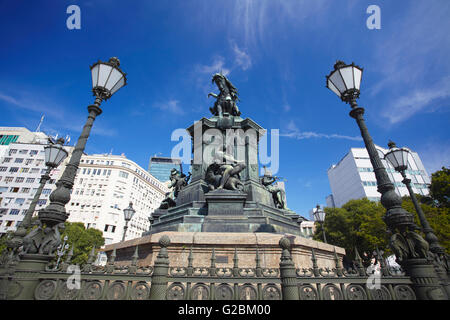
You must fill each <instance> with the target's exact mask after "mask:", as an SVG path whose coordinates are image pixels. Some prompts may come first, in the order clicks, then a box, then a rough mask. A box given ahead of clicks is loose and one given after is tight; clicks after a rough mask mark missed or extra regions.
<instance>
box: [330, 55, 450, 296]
mask: <svg viewBox="0 0 450 320" xmlns="http://www.w3.org/2000/svg"><path fill="white" fill-rule="evenodd" d="M362 72H363V69H362V68H360V67H358V66H356V65H355V64H354V63H352V64H351V65H347V64H345V63H344V62H343V61H337V62H336V64H335V65H334V70H332V71H331V72H330V74H329V75H327V76H326V87H327V88H329V89H330V90H331V91H333V92H334V93H335V94H336V95H337V96H338V97H339V98H341V100H342V101H344V102H346V103H348V104H350V106H351V108H352V110H351V111H350V116H351V117H352V118H354V119H355V120H356V123H357V124H358V127H359V129H360V131H361V136H362V138H363V140H364V144H365V146H366V149H367V152H368V154H369V158H370V162H371V163H372V167H373V169H374V173H375V177H376V179H377V185H378V192H380V193H381V200H380V202H381V204H382V205H383V206H384V207H385V208H386V215H385V217H384V221H385V223H386V225H387V227H388V229H389V231H390V232H391V233H392V236H391V239H390V246H391V248H392V249H393V250H394V252H395V253H396V256H397V258H398V259H399V260H398V261H399V262H400V264H401V265H402V267H403V268H404V269H405V271H406V272H407V273H408V274H409V276H410V277H411V278H412V279H413V282H414V281H416V282H417V283H427V285H423V286H422V285H415V286H414V288H415V291H416V295H417V297H418V299H423V300H429V299H431V300H440V299H442V298H443V297H445V295H446V293H445V291H444V290H443V288H442V286H441V285H440V284H439V282H438V275H437V273H436V271H435V269H434V266H433V264H431V263H430V262H429V261H428V260H427V256H428V250H427V249H426V248H425V247H427V246H428V243H427V242H426V241H425V240H424V239H423V238H422V237H421V236H420V235H419V234H417V233H415V232H414V230H416V229H418V227H417V226H416V225H415V223H414V217H413V215H412V214H411V213H409V212H407V211H406V210H404V209H403V208H402V199H401V198H400V196H399V195H398V194H397V193H396V192H395V187H394V184H393V183H392V182H391V180H390V179H389V176H388V174H387V172H386V169H385V167H384V166H383V164H382V162H381V159H380V156H379V155H378V152H377V150H376V148H375V144H374V143H373V140H372V137H371V136H370V134H369V130H368V129H367V126H366V123H365V120H364V117H363V115H364V108H362V107H359V106H358V104H357V102H356V100H357V99H358V98H359V94H360V85H361V78H362ZM420 248H424V249H423V250H422V249H420ZM431 291H433V294H432V295H430V294H428V293H427V292H431Z"/></svg>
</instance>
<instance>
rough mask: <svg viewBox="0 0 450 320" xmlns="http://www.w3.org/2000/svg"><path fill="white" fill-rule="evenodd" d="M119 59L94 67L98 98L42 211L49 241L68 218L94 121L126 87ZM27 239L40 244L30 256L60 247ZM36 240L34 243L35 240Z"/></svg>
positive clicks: (40, 214) (94, 91)
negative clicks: (113, 96) (76, 179)
mask: <svg viewBox="0 0 450 320" xmlns="http://www.w3.org/2000/svg"><path fill="white" fill-rule="evenodd" d="M119 64H120V63H119V59H117V58H115V57H113V58H111V59H109V61H108V62H101V61H98V62H96V63H95V64H94V65H93V66H91V73H92V87H93V88H92V92H93V93H94V96H95V102H94V104H92V105H90V106H88V111H89V115H88V119H87V120H86V123H85V125H84V127H83V131H82V132H81V135H80V137H79V138H78V141H77V144H76V145H75V148H74V150H73V153H72V156H71V158H70V161H69V163H68V164H67V166H66V168H65V170H64V172H63V174H62V176H61V178H60V179H59V180H58V182H57V183H56V189H55V190H54V191H53V192H52V193H51V194H50V197H49V199H50V204H49V205H48V206H47V207H46V208H44V209H41V210H39V222H40V223H41V226H40V228H41V229H42V225H44V224H45V228H46V234H47V235H48V237H50V236H51V235H52V234H54V233H55V232H59V231H58V230H57V229H58V228H62V227H63V223H64V221H66V219H67V218H68V216H69V215H68V214H67V213H66V209H65V205H66V204H67V203H68V202H69V201H70V193H71V190H72V188H73V184H74V181H75V176H76V174H77V170H78V166H79V164H80V160H81V157H82V155H83V152H84V149H85V147H86V142H87V139H88V138H89V134H90V132H91V128H92V125H93V123H94V120H95V118H96V117H97V116H98V115H100V114H101V113H102V109H100V104H101V103H102V101H103V100H108V99H109V98H111V96H112V95H113V94H114V93H115V92H117V90H119V89H120V88H121V87H123V86H124V85H126V74H125V73H123V72H122V70H121V69H120V68H119ZM26 237H29V238H32V239H29V240H30V241H28V242H32V243H33V242H34V243H36V241H37V244H38V245H37V246H33V247H28V248H24V249H25V251H26V252H28V253H37V252H36V251H38V252H39V253H41V254H42V253H43V254H48V255H52V253H53V252H54V250H55V249H56V247H57V246H58V245H59V243H57V242H55V244H54V245H53V246H52V247H49V246H47V247H46V248H45V249H44V250H43V248H40V247H39V246H40V245H41V243H40V240H39V239H40V238H41V236H40V235H39V234H37V232H34V233H33V234H28V235H27V236H26ZM33 238H34V239H33Z"/></svg>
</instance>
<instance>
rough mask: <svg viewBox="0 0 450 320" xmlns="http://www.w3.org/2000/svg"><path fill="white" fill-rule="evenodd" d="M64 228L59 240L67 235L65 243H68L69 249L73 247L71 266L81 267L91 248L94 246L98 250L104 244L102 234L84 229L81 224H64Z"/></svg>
mask: <svg viewBox="0 0 450 320" xmlns="http://www.w3.org/2000/svg"><path fill="white" fill-rule="evenodd" d="M65 227H66V228H65V230H64V232H63V233H62V234H61V239H63V238H64V236H66V235H67V237H68V240H67V243H69V246H70V247H72V246H73V257H72V260H71V263H73V264H79V265H82V264H84V263H86V262H87V260H88V257H89V254H90V253H91V250H92V247H93V246H95V248H97V249H98V248H100V247H101V246H103V244H104V243H105V239H104V238H103V233H102V232H101V231H100V230H97V229H92V228H89V229H86V228H85V227H84V224H83V223H81V222H65ZM69 250H70V249H69ZM69 250H67V251H69ZM96 251H97V250H96ZM66 255H67V253H66Z"/></svg>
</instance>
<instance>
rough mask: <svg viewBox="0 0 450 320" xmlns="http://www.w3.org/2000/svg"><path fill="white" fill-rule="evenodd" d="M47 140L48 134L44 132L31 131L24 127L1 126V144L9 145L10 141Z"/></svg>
mask: <svg viewBox="0 0 450 320" xmlns="http://www.w3.org/2000/svg"><path fill="white" fill-rule="evenodd" d="M45 140H47V135H46V134H44V133H43V132H31V131H30V130H28V129H27V128H23V127H0V146H7V145H9V144H10V143H14V142H18V143H20V142H22V143H35V142H39V141H45Z"/></svg>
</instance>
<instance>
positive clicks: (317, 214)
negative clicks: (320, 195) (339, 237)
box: [314, 205, 328, 243]
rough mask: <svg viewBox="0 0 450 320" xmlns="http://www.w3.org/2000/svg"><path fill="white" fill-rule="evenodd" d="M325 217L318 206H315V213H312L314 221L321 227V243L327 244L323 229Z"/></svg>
mask: <svg viewBox="0 0 450 320" xmlns="http://www.w3.org/2000/svg"><path fill="white" fill-rule="evenodd" d="M325 215H326V213H325V211H323V210H322V209H320V205H317V206H316V211H314V219H315V220H316V221H318V222H319V223H320V224H321V226H322V232H323V242H325V243H328V242H327V237H326V236H325V229H324V224H325Z"/></svg>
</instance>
